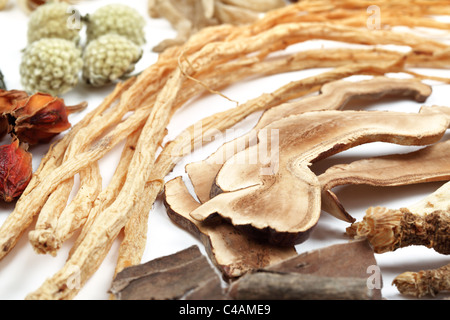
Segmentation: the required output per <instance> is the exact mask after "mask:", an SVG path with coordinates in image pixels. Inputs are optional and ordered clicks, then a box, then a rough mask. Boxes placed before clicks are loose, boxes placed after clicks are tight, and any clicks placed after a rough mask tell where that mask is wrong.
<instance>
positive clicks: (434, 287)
mask: <svg viewBox="0 0 450 320" xmlns="http://www.w3.org/2000/svg"><path fill="white" fill-rule="evenodd" d="M392 284H393V285H395V286H396V287H397V289H398V291H400V293H402V294H405V295H411V296H414V297H417V298H421V297H424V296H427V295H430V296H433V297H434V296H436V295H437V294H438V293H439V292H441V291H450V264H447V265H445V266H442V267H440V268H437V269H431V270H421V271H419V272H404V273H402V274H400V275H398V276H397V277H395V279H394V281H393V282H392Z"/></svg>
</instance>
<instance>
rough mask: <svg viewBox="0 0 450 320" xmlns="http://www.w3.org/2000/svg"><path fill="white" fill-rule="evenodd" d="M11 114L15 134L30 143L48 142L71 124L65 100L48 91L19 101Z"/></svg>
mask: <svg viewBox="0 0 450 320" xmlns="http://www.w3.org/2000/svg"><path fill="white" fill-rule="evenodd" d="M11 116H12V117H13V118H14V119H15V121H14V134H15V135H16V136H17V138H19V140H20V141H22V142H27V143H29V144H37V143H41V142H44V143H45V142H48V141H50V140H51V139H52V138H53V137H54V136H56V135H57V134H59V133H61V132H63V131H65V130H67V129H69V128H70V126H71V125H70V123H69V120H68V112H67V107H66V105H65V104H64V100H63V99H61V98H56V97H53V96H51V95H50V94H46V93H36V94H33V95H32V96H30V97H28V98H27V99H22V100H19V101H17V103H16V107H15V108H14V110H13V111H12V112H11Z"/></svg>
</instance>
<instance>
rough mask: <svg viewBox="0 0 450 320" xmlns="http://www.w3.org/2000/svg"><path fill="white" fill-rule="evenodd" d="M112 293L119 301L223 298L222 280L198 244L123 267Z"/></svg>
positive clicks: (114, 283)
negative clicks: (135, 264)
mask: <svg viewBox="0 0 450 320" xmlns="http://www.w3.org/2000/svg"><path fill="white" fill-rule="evenodd" d="M110 292H111V293H112V294H113V295H114V296H115V298H116V299H117V300H174V299H183V300H198V299H201V300H217V299H224V298H225V295H224V294H223V290H222V287H221V281H220V278H219V277H218V275H217V274H216V272H215V271H214V270H213V269H212V267H211V265H210V264H209V262H208V261H207V260H206V258H205V257H204V256H203V254H202V253H201V252H200V250H199V248H198V247H197V246H195V245H194V246H191V247H189V248H187V249H184V250H181V251H179V252H177V253H174V254H172V255H168V256H164V257H161V258H157V259H155V260H151V261H149V262H146V263H143V264H140V265H137V266H132V267H128V268H125V269H123V270H122V271H121V272H119V273H118V274H117V276H116V277H115V279H114V281H113V283H112V285H111V288H110Z"/></svg>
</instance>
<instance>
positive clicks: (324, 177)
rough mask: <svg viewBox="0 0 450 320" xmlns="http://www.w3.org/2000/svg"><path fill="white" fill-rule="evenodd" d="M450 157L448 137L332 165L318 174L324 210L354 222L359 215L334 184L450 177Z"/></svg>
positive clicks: (384, 183)
mask: <svg viewBox="0 0 450 320" xmlns="http://www.w3.org/2000/svg"><path fill="white" fill-rule="evenodd" d="M448 109H450V108H448ZM449 157H450V141H445V142H441V143H437V144H434V145H431V146H428V147H426V148H423V149H421V150H418V151H415V152H410V153H407V154H396V155H387V156H381V157H374V158H369V159H362V160H357V161H354V162H352V163H350V164H339V165H335V166H332V167H330V168H329V169H327V170H326V171H325V172H324V173H323V174H321V175H319V176H318V178H319V182H320V184H321V186H322V210H324V211H326V212H328V213H330V214H332V215H333V216H335V217H336V218H338V219H341V220H343V221H347V222H350V223H353V222H355V219H354V218H353V217H352V216H351V215H350V214H349V213H348V212H347V211H346V210H345V208H344V206H343V204H342V203H341V202H340V201H339V199H338V197H337V195H336V194H335V193H334V192H333V191H331V190H332V189H333V188H334V187H337V186H341V185H348V184H354V185H357V184H367V185H372V186H383V187H384V186H401V185H408V184H415V183H425V182H432V181H445V180H449V179H450V161H448V159H449Z"/></svg>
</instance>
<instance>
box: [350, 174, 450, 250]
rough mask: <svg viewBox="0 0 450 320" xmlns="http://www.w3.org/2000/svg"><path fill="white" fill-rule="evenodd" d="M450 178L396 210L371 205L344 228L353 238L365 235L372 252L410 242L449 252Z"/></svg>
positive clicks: (390, 248) (405, 244)
mask: <svg viewBox="0 0 450 320" xmlns="http://www.w3.org/2000/svg"><path fill="white" fill-rule="evenodd" d="M449 195H450V182H447V183H445V184H444V185H443V186H442V187H440V188H439V189H438V190H436V191H435V192H433V193H432V194H431V195H429V196H428V197H426V198H424V199H423V200H422V201H420V202H418V203H416V204H414V205H412V206H409V207H406V208H400V209H398V210H395V209H388V208H384V207H371V208H369V209H367V211H366V215H365V216H364V218H363V219H362V220H361V221H360V222H355V223H353V224H352V225H351V226H350V227H348V228H347V234H348V235H350V236H352V237H353V238H356V239H367V240H368V241H369V242H370V243H371V245H372V246H373V248H374V251H375V252H376V253H384V252H389V251H395V250H397V249H399V248H404V247H407V246H411V245H422V246H425V247H427V248H433V249H434V250H435V251H436V252H438V253H441V254H450V232H449V230H450V210H449V209H450V200H449V199H450V197H449Z"/></svg>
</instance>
